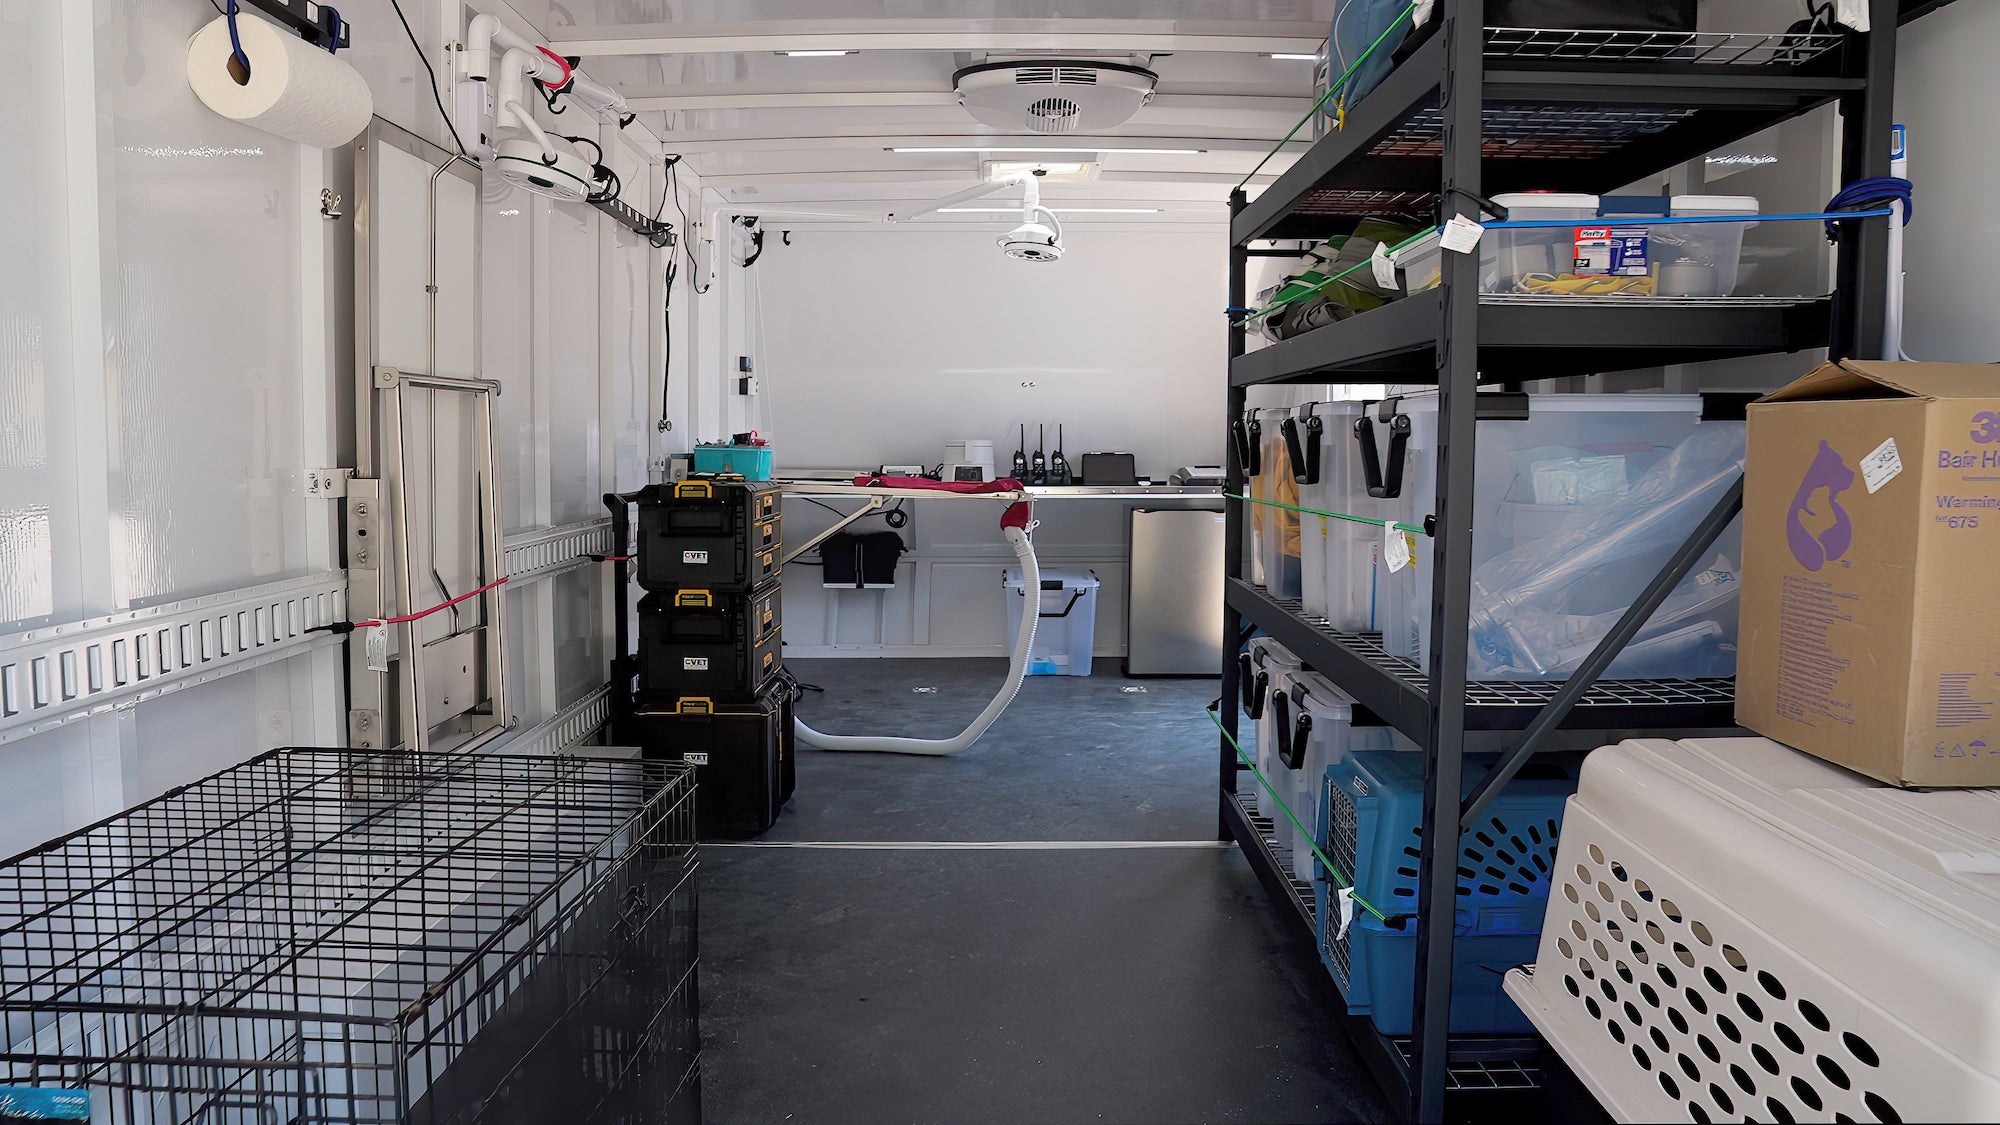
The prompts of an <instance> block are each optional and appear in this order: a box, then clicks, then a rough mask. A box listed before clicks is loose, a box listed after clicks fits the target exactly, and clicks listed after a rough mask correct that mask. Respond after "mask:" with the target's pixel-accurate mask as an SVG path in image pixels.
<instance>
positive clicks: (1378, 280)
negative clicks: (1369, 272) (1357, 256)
mask: <svg viewBox="0 0 2000 1125" xmlns="http://www.w3.org/2000/svg"><path fill="white" fill-rule="evenodd" d="M1368 264H1369V265H1370V266H1372V267H1374V269H1375V286H1376V288H1378V289H1389V290H1394V289H1395V288H1396V263H1395V262H1393V261H1390V260H1389V248H1388V247H1387V246H1384V245H1382V244H1381V243H1379V242H1378V243H1376V244H1375V253H1373V254H1371V255H1369V257H1368Z"/></svg>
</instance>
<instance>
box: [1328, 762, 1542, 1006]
mask: <svg viewBox="0 0 2000 1125" xmlns="http://www.w3.org/2000/svg"><path fill="white" fill-rule="evenodd" d="M1475 761H1476V760H1475ZM1466 772H1467V775H1468V776H1467V777H1466V779H1465V785H1464V792H1462V793H1461V794H1460V795H1461V797H1462V796H1464V795H1465V794H1466V793H1469V792H1470V791H1471V789H1472V787H1473V785H1474V784H1476V783H1477V781H1478V779H1479V777H1480V776H1481V775H1482V774H1483V773H1484V772H1485V770H1484V768H1483V767H1474V768H1469V769H1468V770H1467V771H1466ZM1576 783H1577V777H1576V772H1575V770H1574V769H1573V768H1571V767H1570V766H1568V765H1566V764H1563V763H1561V761H1560V760H1559V759H1556V760H1552V759H1541V758H1538V759H1536V760H1535V761H1533V762H1530V763H1528V765H1527V766H1526V767H1524V768H1523V769H1522V771H1521V773H1520V775H1518V776H1516V777H1515V779H1514V780H1513V781H1511V782H1509V783H1508V785H1507V787H1506V788H1505V789H1503V790H1501V791H1500V796H1499V797H1498V798H1497V799H1496V800H1495V801H1494V802H1493V804H1492V805H1491V806H1490V807H1489V808H1488V811H1487V812H1486V814H1485V816H1484V819H1483V820H1482V822H1481V823H1479V824H1477V825H1475V826H1474V827H1473V829H1472V830H1471V831H1470V832H1467V833H1466V834H1465V835H1464V836H1463V837H1461V850H1460V853H1459V864H1458V876H1459V878H1458V887H1457V891H1458V895H1457V897H1458V910H1457V911H1456V912H1455V917H1454V918H1453V926H1454V929H1455V931H1456V933H1457V935H1458V937H1457V940H1456V941H1455V942H1453V944H1452V962H1453V965H1454V970H1453V973H1452V984H1451V1030H1452V1032H1453V1034H1457V1035H1525V1034H1530V1033H1532V1032H1533V1031H1534V1026H1533V1025H1532V1024H1530V1023H1529V1022H1528V1018H1527V1017H1526V1016H1525V1015H1523V1014H1522V1013H1521V1009H1520V1008H1518V1007H1517V1006H1515V1004H1514V1002H1513V1001H1512V1000H1510V999H1509V998H1508V997H1507V996H1506V994H1505V993H1504V992H1503V991H1502V989H1501V987H1500V982H1501V978H1502V976H1503V975H1505V973H1506V972H1507V970H1509V969H1512V968H1513V967H1515V966H1516V965H1524V964H1527V963H1528V962H1531V961H1533V960H1534V959H1535V951H1536V949H1537V947H1538V946H1539V944H1540V942H1541V933H1542V915H1543V914H1544V913H1545V912H1546V911H1547V909H1548V894H1549V885H1550V883H1551V881H1552V878H1553V875H1554V869H1555V853H1556V843H1557V838H1558V837H1559V835H1560V834H1561V830H1562V815H1563V808H1564V805H1565V803H1566V802H1567V801H1568V799H1569V796H1570V794H1572V793H1575V792H1576ZM1423 797H1424V778H1423V755H1421V754H1410V753H1402V752H1398V751H1393V750H1370V751H1363V752H1361V753H1357V754H1349V755H1347V756H1346V757H1345V758H1344V759H1342V760H1341V761H1338V762H1335V763H1333V764H1332V765H1330V766H1328V767H1327V770H1326V777H1325V781H1324V789H1323V791H1322V800H1321V802H1320V808H1319V822H1318V833H1319V842H1320V845H1321V847H1322V848H1324V849H1325V851H1326V854H1327V857H1328V858H1330V859H1332V860H1333V861H1334V863H1335V864H1336V865H1340V866H1344V867H1346V868H1348V869H1349V870H1351V871H1353V872H1354V885H1355V889H1356V890H1357V891H1358V892H1359V893H1360V895H1361V897H1362V898H1364V899H1366V900H1367V901H1369V902H1371V903H1373V904H1375V906H1376V907H1377V908H1378V909H1380V910H1382V911H1383V912H1384V913H1386V914H1389V915H1390V916H1391V917H1392V918H1393V919H1395V921H1393V922H1383V921H1380V920H1378V919H1376V918H1375V917H1374V916H1373V915H1371V914H1369V913H1367V912H1366V911H1363V910H1361V909H1359V908H1358V907H1357V908H1356V910H1355V918H1354V923H1353V925H1352V927H1350V929H1349V930H1348V933H1347V936H1346V937H1341V936H1340V920H1339V917H1338V910H1337V909H1336V907H1337V905H1338V896H1337V892H1336V890H1335V888H1334V887H1333V886H1332V885H1331V884H1330V883H1328V882H1327V881H1326V879H1325V878H1324V876H1322V877H1321V878H1320V879H1319V880H1318V881H1317V882H1316V883H1315V886H1314V890H1315V894H1314V906H1315V907H1316V910H1315V913H1316V914H1317V922H1318V930H1319V947H1320V960H1321V962H1322V963H1324V964H1325V966H1326V968H1327V971H1328V972H1329V973H1331V974H1333V981H1334V984H1335V985H1337V986H1338V987H1339V988H1340V991H1341V994H1342V995H1343V996H1345V997H1346V999H1347V1010H1348V1011H1349V1012H1352V1013H1354V1014H1356V1015H1366V1016H1368V1017H1369V1018H1370V1019H1372V1020H1374V1021H1375V1027H1376V1028H1377V1030H1379V1031H1381V1032H1382V1034H1384V1035H1391V1036H1395V1035H1408V1034H1410V1033H1411V1029H1412V1027H1413V1025H1414V1023H1415V1020H1414V1016H1415V1011H1416V979H1417V973H1418V967H1417V928H1416V921H1415V914H1416V909H1417V866H1418V859H1419V855H1420V850H1421V845H1422V843H1423V838H1422V835H1421V827H1422V824H1421V822H1422V819H1423Z"/></svg>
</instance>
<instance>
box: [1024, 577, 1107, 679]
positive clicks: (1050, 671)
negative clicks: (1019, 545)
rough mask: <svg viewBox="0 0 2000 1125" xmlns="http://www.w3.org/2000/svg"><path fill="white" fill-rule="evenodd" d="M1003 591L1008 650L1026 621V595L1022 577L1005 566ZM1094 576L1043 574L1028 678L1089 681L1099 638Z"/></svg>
mask: <svg viewBox="0 0 2000 1125" xmlns="http://www.w3.org/2000/svg"><path fill="white" fill-rule="evenodd" d="M1001 585H1002V586H1004V587H1005V588H1006V591H1007V643H1008V646H1009V648H1008V651H1009V652H1010V653H1011V652H1012V651H1013V648H1012V646H1013V644H1014V643H1015V642H1016V641H1017V640H1019V638H1020V636H1021V623H1022V622H1023V621H1024V620H1026V618H1027V605H1028V591H1027V590H1026V589H1024V588H1023V584H1022V582H1021V572H1020V571H1019V570H1016V569H1015V568H1013V567H1008V568H1007V570H1006V571H1005V572H1004V574H1003V576H1002V578H1001ZM1098 586H1099V583H1098V581H1097V575H1095V574H1093V573H1091V572H1090V571H1087V570H1061V569H1057V568H1053V567H1051V568H1049V569H1046V570H1044V571H1042V588H1041V590H1040V592H1039V593H1040V596H1039V598H1038V599H1037V606H1036V612H1037V613H1038V614H1039V615H1040V616H1039V619H1038V620H1037V621H1036V623H1035V640H1034V643H1033V644H1032V645H1030V646H1029V648H1028V674H1029V675H1030V676H1088V675H1090V651H1091V646H1092V645H1093V644H1094V643H1095V642H1096V634H1097V590H1098Z"/></svg>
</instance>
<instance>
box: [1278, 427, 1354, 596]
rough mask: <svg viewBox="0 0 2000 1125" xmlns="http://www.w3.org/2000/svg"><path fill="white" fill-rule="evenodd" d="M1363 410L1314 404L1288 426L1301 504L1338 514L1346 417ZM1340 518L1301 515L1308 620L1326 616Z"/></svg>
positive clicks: (1303, 592)
mask: <svg viewBox="0 0 2000 1125" xmlns="http://www.w3.org/2000/svg"><path fill="white" fill-rule="evenodd" d="M1359 409H1360V405H1359V404H1358V403H1352V402H1315V403H1308V404H1307V405H1305V406H1303V407H1301V408H1299V410H1298V412H1297V414H1296V415H1294V417H1292V418H1291V419H1290V420H1289V421H1288V422H1287V423H1286V425H1287V426H1288V427H1290V433H1288V434H1287V443H1288V444H1289V443H1290V442H1291V441H1296V442H1298V444H1299V449H1300V459H1301V460H1302V461H1303V463H1304V468H1305V476H1304V479H1303V480H1300V481H1299V506H1300V507H1303V508H1317V509H1319V510H1320V511H1324V512H1337V511H1340V510H1341V508H1340V503H1341V501H1340V498H1339V495H1340V494H1339V489H1338V487H1337V482H1336V481H1335V479H1334V466H1333V457H1334V456H1335V454H1336V453H1337V451H1338V450H1340V449H1341V448H1342V445H1341V439H1342V438H1343V437H1345V436H1346V434H1345V423H1344V419H1346V418H1348V417H1351V416H1352V415H1353V414H1354V412H1355V411H1357V410H1359ZM1340 522H1342V521H1340V520H1330V519H1327V518H1326V517H1325V516H1315V515H1308V514H1305V513H1301V514H1300V515H1299V585H1300V590H1299V602H1300V603H1301V604H1302V605H1303V606H1304V607H1305V611H1306V614H1307V616H1310V617H1326V616H1328V612H1327V609H1328V606H1327V585H1326V567H1327V551H1328V548H1329V546H1330V543H1329V540H1330V539H1331V537H1332V534H1333V531H1334V528H1333V526H1332V525H1334V524H1337V523H1340Z"/></svg>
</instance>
